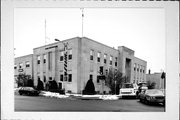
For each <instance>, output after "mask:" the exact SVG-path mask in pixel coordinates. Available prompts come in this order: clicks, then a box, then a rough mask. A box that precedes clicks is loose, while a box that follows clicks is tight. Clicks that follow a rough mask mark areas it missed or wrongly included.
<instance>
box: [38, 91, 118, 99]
mask: <svg viewBox="0 0 180 120" xmlns="http://www.w3.org/2000/svg"><path fill="white" fill-rule="evenodd" d="M40 96H45V97H55V98H60V99H63V98H69V99H80V100H118V99H119V98H120V96H118V95H81V94H68V93H67V94H65V95H61V94H59V93H53V92H47V91H42V92H41V94H40Z"/></svg>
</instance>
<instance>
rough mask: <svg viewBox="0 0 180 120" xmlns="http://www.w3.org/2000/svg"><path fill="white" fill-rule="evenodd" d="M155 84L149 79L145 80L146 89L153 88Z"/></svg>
mask: <svg viewBox="0 0 180 120" xmlns="http://www.w3.org/2000/svg"><path fill="white" fill-rule="evenodd" d="M155 86H156V83H155V82H151V81H149V80H148V81H147V87H148V89H154V88H155Z"/></svg>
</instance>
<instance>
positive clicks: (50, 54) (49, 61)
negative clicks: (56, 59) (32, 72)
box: [48, 52, 52, 70]
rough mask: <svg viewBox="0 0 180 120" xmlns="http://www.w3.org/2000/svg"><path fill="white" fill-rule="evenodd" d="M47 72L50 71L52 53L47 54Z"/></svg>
mask: <svg viewBox="0 0 180 120" xmlns="http://www.w3.org/2000/svg"><path fill="white" fill-rule="evenodd" d="M48 70H52V52H48Z"/></svg>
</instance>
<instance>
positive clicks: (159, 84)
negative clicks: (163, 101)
mask: <svg viewBox="0 0 180 120" xmlns="http://www.w3.org/2000/svg"><path fill="white" fill-rule="evenodd" d="M161 75H162V73H153V74H151V73H150V74H146V81H150V82H151V83H152V82H155V83H156V84H155V88H156V89H164V88H165V84H164V83H165V80H164V79H162V78H161Z"/></svg>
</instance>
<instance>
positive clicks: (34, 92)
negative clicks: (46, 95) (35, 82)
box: [19, 87, 40, 96]
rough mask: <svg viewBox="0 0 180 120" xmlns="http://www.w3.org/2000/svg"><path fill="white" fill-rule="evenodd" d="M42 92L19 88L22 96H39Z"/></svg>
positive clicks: (30, 88)
mask: <svg viewBox="0 0 180 120" xmlns="http://www.w3.org/2000/svg"><path fill="white" fill-rule="evenodd" d="M39 93H40V91H38V90H35V89H34V88H33V87H21V88H19V94H20V95H23V94H24V95H36V96H37V95H39Z"/></svg>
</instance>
